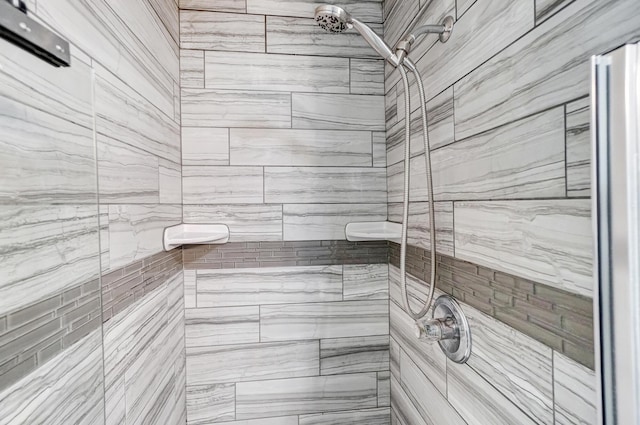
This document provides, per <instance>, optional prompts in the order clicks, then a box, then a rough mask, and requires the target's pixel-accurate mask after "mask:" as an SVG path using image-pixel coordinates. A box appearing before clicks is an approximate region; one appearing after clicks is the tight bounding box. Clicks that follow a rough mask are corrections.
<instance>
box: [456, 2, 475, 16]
mask: <svg viewBox="0 0 640 425" xmlns="http://www.w3.org/2000/svg"><path fill="white" fill-rule="evenodd" d="M475 2H476V0H457V1H456V17H457V18H458V19H460V17H461V16H462V15H464V14H465V12H466V11H467V10H469V8H470V7H471V6H473V5H474V4H475Z"/></svg>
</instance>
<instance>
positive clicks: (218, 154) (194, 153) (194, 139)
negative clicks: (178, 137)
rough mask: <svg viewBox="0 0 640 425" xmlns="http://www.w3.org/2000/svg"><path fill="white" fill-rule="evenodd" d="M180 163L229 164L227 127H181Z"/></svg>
mask: <svg viewBox="0 0 640 425" xmlns="http://www.w3.org/2000/svg"><path fill="white" fill-rule="evenodd" d="M182 165H229V129H227V128H207V127H182Z"/></svg>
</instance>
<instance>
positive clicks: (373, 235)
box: [344, 221, 402, 243]
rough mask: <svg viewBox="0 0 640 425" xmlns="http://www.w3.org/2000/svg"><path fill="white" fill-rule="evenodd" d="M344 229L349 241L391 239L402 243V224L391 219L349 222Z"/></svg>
mask: <svg viewBox="0 0 640 425" xmlns="http://www.w3.org/2000/svg"><path fill="white" fill-rule="evenodd" d="M344 231H345V233H346V235H347V240H348V241H353V242H358V241H391V242H396V243H400V238H401V237H402V224H399V223H392V222H390V221H374V222H368V223H349V224H347V227H346V228H345V230H344Z"/></svg>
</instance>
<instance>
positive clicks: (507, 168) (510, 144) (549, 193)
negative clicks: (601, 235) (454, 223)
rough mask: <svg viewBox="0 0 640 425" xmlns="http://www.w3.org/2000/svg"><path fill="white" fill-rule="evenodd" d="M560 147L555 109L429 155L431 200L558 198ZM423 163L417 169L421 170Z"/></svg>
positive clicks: (559, 111) (561, 189) (560, 123)
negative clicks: (431, 176) (431, 187)
mask: <svg viewBox="0 0 640 425" xmlns="http://www.w3.org/2000/svg"><path fill="white" fill-rule="evenodd" d="M563 141H564V108H562V107H559V108H555V109H552V110H550V111H547V112H543V113H541V114H538V115H534V116H532V117H529V118H525V119H522V120H520V121H516V122H514V123H511V124H507V125H505V126H503V127H499V128H497V129H494V130H491V131H488V132H485V133H482V134H479V135H477V136H473V137H470V138H468V139H465V140H462V141H458V142H456V143H453V144H450V145H447V146H445V147H443V148H441V149H438V150H436V151H434V152H433V153H432V162H431V163H432V167H433V191H434V196H435V198H436V200H476V199H477V200H480V199H492V200H496V199H509V198H517V199H523V198H524V199H530V198H558V197H564V195H565V152H564V143H563ZM423 162H424V159H422V160H421V161H419V162H418V164H419V165H421V166H422V167H423V164H422V163H423ZM421 171H423V173H424V167H423V168H422V169H421ZM422 175H424V174H422ZM418 179H420V177H418ZM422 180H424V178H422ZM422 186H425V184H423V185H422Z"/></svg>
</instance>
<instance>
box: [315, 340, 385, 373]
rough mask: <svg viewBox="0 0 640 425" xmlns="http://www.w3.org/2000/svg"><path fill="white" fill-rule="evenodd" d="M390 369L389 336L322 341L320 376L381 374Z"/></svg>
mask: <svg viewBox="0 0 640 425" xmlns="http://www.w3.org/2000/svg"><path fill="white" fill-rule="evenodd" d="M388 369H389V336H388V335H380V336H364V337H354V338H335V339H322V340H320V374H321V375H338V374H342V373H357V372H379V371H384V370H388Z"/></svg>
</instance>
